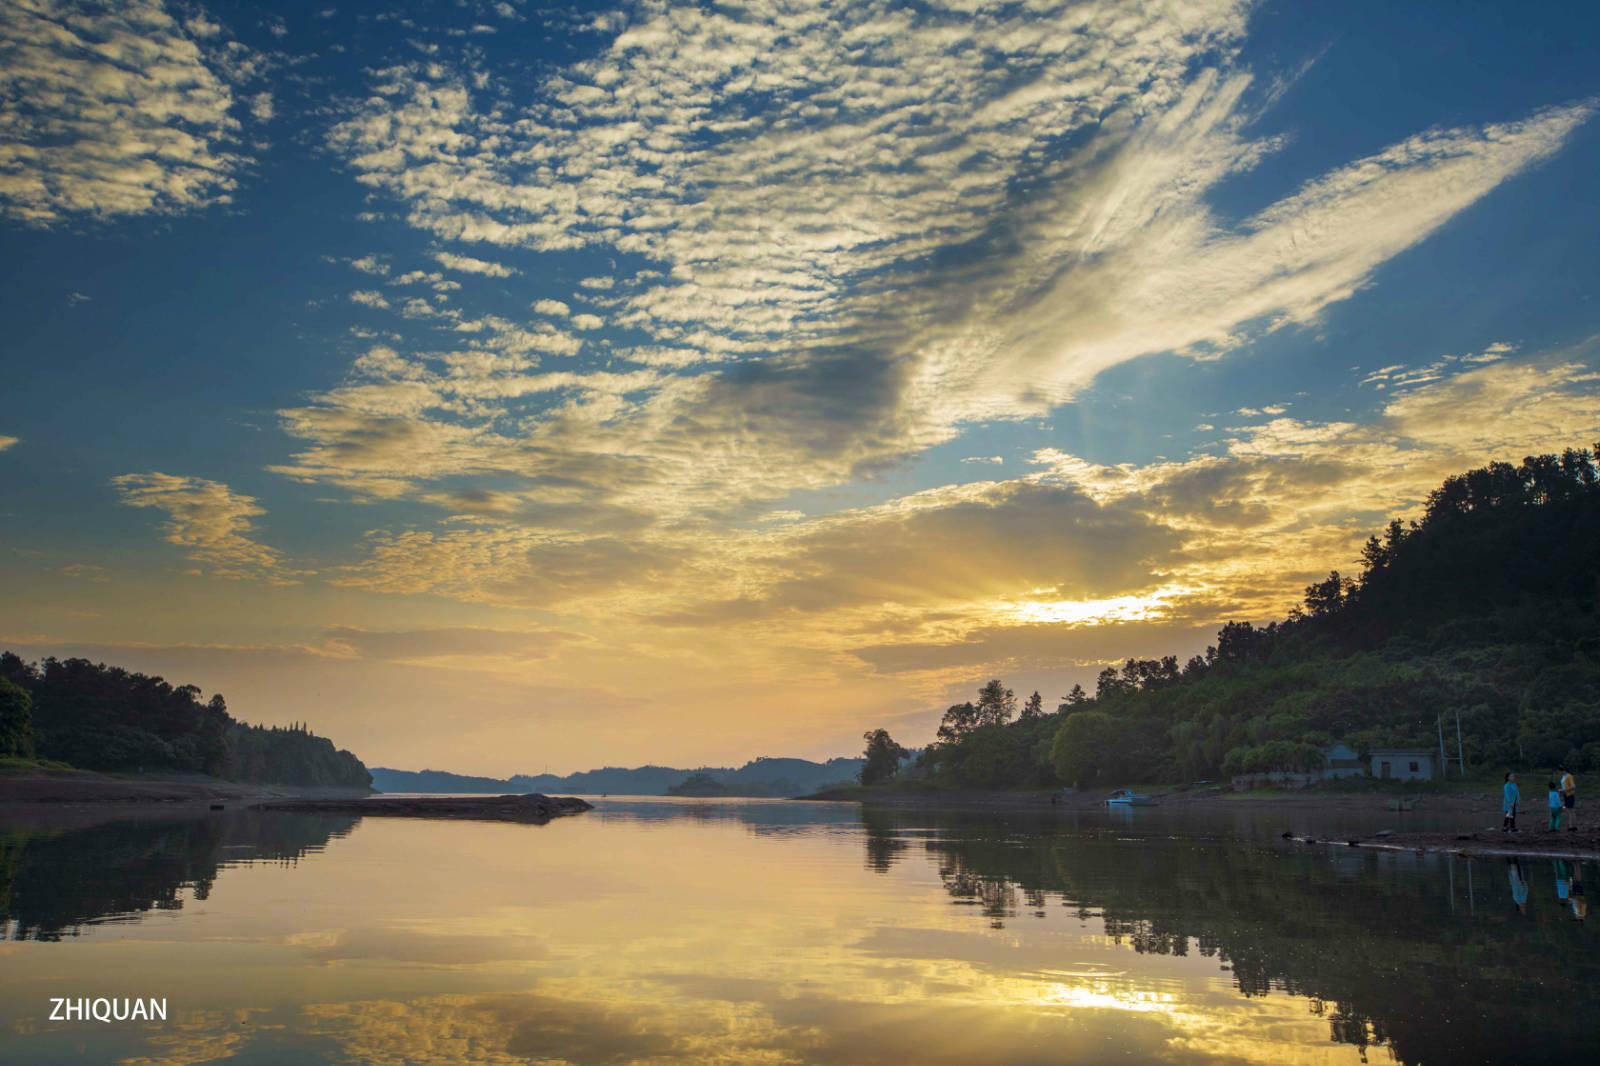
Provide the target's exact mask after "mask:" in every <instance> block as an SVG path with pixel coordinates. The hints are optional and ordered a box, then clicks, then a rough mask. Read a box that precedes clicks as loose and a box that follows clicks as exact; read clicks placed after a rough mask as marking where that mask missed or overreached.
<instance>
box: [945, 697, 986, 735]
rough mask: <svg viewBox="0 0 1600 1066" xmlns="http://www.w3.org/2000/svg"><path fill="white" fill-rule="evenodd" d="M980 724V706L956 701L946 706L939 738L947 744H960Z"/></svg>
mask: <svg viewBox="0 0 1600 1066" xmlns="http://www.w3.org/2000/svg"><path fill="white" fill-rule="evenodd" d="M977 724H978V708H976V707H974V706H973V705H972V704H971V703H970V702H969V703H954V704H951V705H950V706H949V707H947V708H945V712H944V719H943V720H942V721H940V723H939V740H940V741H941V742H942V743H945V744H959V743H961V741H962V740H963V739H965V738H966V735H967V734H968V733H970V732H972V730H973V729H974V728H975V727H976V726H977Z"/></svg>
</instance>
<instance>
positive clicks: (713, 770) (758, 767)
mask: <svg viewBox="0 0 1600 1066" xmlns="http://www.w3.org/2000/svg"><path fill="white" fill-rule="evenodd" d="M861 764H862V760H860V759H829V760H828V761H827V762H812V761H811V760H809V759H770V758H760V759H752V760H751V761H750V762H747V763H745V764H744V765H743V766H740V767H737V768H734V767H719V766H702V767H697V768H695V769H693V770H685V769H678V768H675V767H671V766H634V767H621V766H607V767H603V768H601V769H598V770H585V771H583V772H581V773H576V774H567V775H565V776H558V775H556V774H517V775H516V776H514V777H511V778H507V779H504V780H502V779H500V778H494V777H468V776H466V775H463V774H452V773H447V772H445V771H443V770H391V769H388V768H387V767H382V766H380V767H375V768H374V769H373V771H372V777H373V784H374V785H375V786H376V787H377V788H378V789H379V790H380V791H383V792H547V793H548V792H562V793H573V792H576V793H580V794H583V795H589V796H598V795H605V794H608V793H609V794H611V795H614V796H664V795H667V792H668V790H669V789H671V788H673V787H674V786H677V785H681V784H682V783H683V782H684V781H686V780H687V779H688V778H689V777H690V776H691V775H694V774H704V775H706V776H708V777H710V778H711V779H712V780H713V781H715V782H717V783H718V784H719V785H721V786H723V788H724V791H723V792H722V793H721V794H722V795H727V796H798V795H802V794H804V793H807V792H816V791H818V790H819V789H821V788H822V787H823V786H825V785H837V784H839V783H840V782H844V781H851V780H854V778H855V776H856V775H857V774H858V773H859V772H860V770H861Z"/></svg>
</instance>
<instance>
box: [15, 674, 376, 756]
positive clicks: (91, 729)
mask: <svg viewBox="0 0 1600 1066" xmlns="http://www.w3.org/2000/svg"><path fill="white" fill-rule="evenodd" d="M3 755H22V756H33V757H37V758H40V759H52V760H56V761H59V762H64V763H69V764H71V765H72V766H76V767H79V768H80V769H84V770H110V771H142V772H163V773H204V774H211V775H213V776H215V777H220V778H225V779H227V780H231V781H247V782H252V783H261V784H283V785H305V786H319V787H338V788H366V787H368V786H369V785H370V784H371V782H372V775H371V774H369V773H367V768H366V767H365V766H363V765H362V764H361V760H360V759H358V758H356V757H355V756H354V755H352V754H351V753H350V752H348V751H343V750H339V749H335V748H334V746H333V743H332V742H331V741H329V740H328V739H327V738H326V737H319V736H317V735H316V734H314V733H311V732H309V731H308V730H307V729H306V728H305V727H304V726H303V725H295V726H291V727H287V728H283V727H278V726H257V725H249V724H247V723H244V722H241V721H238V720H237V719H235V718H234V717H233V716H232V715H230V714H229V713H228V706H227V704H226V703H225V702H224V701H223V698H222V696H221V695H215V696H212V697H211V699H210V700H209V701H208V702H205V703H202V702H200V690H199V689H198V688H196V687H195V686H193V685H178V686H176V687H174V686H173V685H170V684H168V683H167V682H166V681H165V680H163V679H162V678H159V677H147V676H145V675H144V674H136V673H130V672H128V671H127V670H124V669H122V668H121V667H116V666H106V665H105V664H104V663H98V664H97V663H91V662H89V661H88V660H87V659H45V660H44V661H43V662H42V663H37V664H35V663H26V662H23V661H22V659H21V658H20V657H18V656H17V655H15V654H13V653H12V652H9V651H7V652H0V756H3Z"/></svg>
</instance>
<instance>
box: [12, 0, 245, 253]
mask: <svg viewBox="0 0 1600 1066" xmlns="http://www.w3.org/2000/svg"><path fill="white" fill-rule="evenodd" d="M254 67H255V63H254V61H253V60H252V59H251V58H250V57H248V56H247V55H246V54H244V53H243V50H242V49H241V48H239V47H238V46H237V45H236V44H235V43H233V42H228V41H226V40H225V39H224V38H223V35H222V32H221V29H220V27H218V26H217V25H216V24H215V23H211V22H208V21H206V20H205V19H204V18H203V17H201V16H198V15H196V16H194V17H192V18H189V19H187V20H182V19H180V18H177V17H175V16H174V15H173V14H172V13H170V12H169V11H168V10H167V9H166V7H165V6H163V5H162V4H161V3H159V2H158V0H119V2H117V3H97V2H94V0H19V2H14V3H7V4H6V5H4V7H0V99H3V100H4V101H5V136H4V137H3V138H0V212H3V213H4V214H5V215H7V216H9V217H11V218H14V219H19V220H21V221H23V222H25V223H30V224H33V225H39V226H46V225H50V224H52V223H54V222H57V221H59V220H61V219H64V218H70V217H76V216H102V217H104V216H113V215H129V214H143V213H149V212H157V213H172V212H178V211H185V210H190V209H193V208H197V207H200V206H203V205H205V204H209V203H218V202H225V201H227V200H228V199H230V197H231V195H232V191H233V190H234V188H235V187H236V185H237V178H236V176H235V175H236V174H237V172H238V171H239V169H240V167H241V166H243V164H244V162H245V160H244V158H243V157H242V155H241V154H240V153H239V150H238V140H239V137H238V134H239V128H240V122H239V120H238V118H236V117H235V116H234V114H233V111H234V109H235V107H236V106H239V105H241V99H240V98H237V97H236V95H235V87H236V83H238V82H240V81H244V80H248V79H249V78H250V77H251V76H252V73H253V71H254ZM257 110H259V107H258V108H257Z"/></svg>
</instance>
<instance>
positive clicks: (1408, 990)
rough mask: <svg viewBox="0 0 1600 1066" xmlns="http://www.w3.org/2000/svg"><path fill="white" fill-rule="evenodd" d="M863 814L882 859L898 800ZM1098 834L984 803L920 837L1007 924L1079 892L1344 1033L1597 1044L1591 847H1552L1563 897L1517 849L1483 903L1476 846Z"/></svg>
mask: <svg viewBox="0 0 1600 1066" xmlns="http://www.w3.org/2000/svg"><path fill="white" fill-rule="evenodd" d="M923 820H925V819H919V820H918V821H919V822H920V821H923ZM865 828H866V830H867V834H868V841H867V845H866V851H867V865H868V866H869V867H870V868H874V869H878V868H881V863H880V862H879V860H878V856H879V855H881V854H883V853H884V849H885V847H886V844H885V842H884V838H890V837H892V836H893V835H894V834H895V832H896V827H895V825H894V818H893V817H892V816H883V815H880V816H879V817H878V818H877V819H874V820H869V821H868V822H867V823H866V825H865ZM1096 836H1097V835H1096V834H1093V833H1090V834H1087V835H1085V834H1075V833H1061V832H1056V833H1051V832H1050V831H1049V830H1048V829H1047V828H1044V827H1041V826H1040V825H1038V824H1036V825H1035V826H1034V827H1033V831H1032V832H1031V833H1030V834H1028V835H1026V836H1019V835H1018V833H1017V826H1016V824H1015V820H1014V819H1010V818H1007V819H995V820H992V821H987V822H986V821H982V820H974V819H970V818H969V819H965V820H962V821H959V822H947V823H945V831H944V832H942V833H941V834H940V835H939V836H938V837H937V838H933V839H926V840H924V841H923V842H922V846H923V848H924V849H925V850H926V852H927V855H928V858H929V859H930V861H932V862H933V863H934V864H936V866H937V868H938V871H939V876H940V879H941V880H942V881H943V883H944V886H945V890H946V891H947V892H948V893H949V895H950V896H951V898H952V902H955V903H957V904H961V905H966V906H971V907H973V908H974V909H976V910H977V911H978V913H980V914H981V915H982V916H983V917H984V918H986V919H988V923H989V925H990V926H991V927H993V928H996V929H998V928H1003V927H1004V926H1005V925H1006V924H1007V923H1008V922H1013V921H1015V920H1018V919H1022V920H1026V919H1027V918H1029V917H1032V918H1042V917H1044V916H1045V914H1046V913H1047V912H1046V908H1047V907H1049V906H1050V905H1051V904H1056V905H1060V906H1065V907H1068V908H1071V909H1073V910H1074V911H1075V912H1076V913H1077V914H1078V915H1079V916H1080V917H1082V918H1084V919H1088V918H1091V917H1094V918H1098V919H1099V920H1100V921H1101V923H1102V925H1103V928H1104V930H1105V935H1106V936H1107V937H1109V938H1110V939H1111V941H1112V942H1113V943H1118V944H1124V943H1125V944H1126V945H1127V946H1128V947H1130V948H1131V949H1132V950H1133V951H1134V952H1135V953H1137V954H1140V955H1149V954H1153V955H1167V956H1173V957H1183V956H1186V955H1188V954H1189V953H1190V951H1191V950H1192V951H1194V952H1196V953H1198V954H1199V955H1200V956H1202V957H1205V958H1215V959H1216V960H1217V961H1218V962H1219V963H1221V964H1223V967H1224V968H1225V969H1227V970H1231V973H1232V980H1233V982H1234V984H1235V986H1236V987H1237V989H1238V991H1239V993H1240V994H1242V995H1243V996H1246V997H1262V996H1267V995H1270V994H1273V993H1278V994H1289V995H1293V996H1301V997H1305V999H1306V1000H1308V1001H1309V1008H1308V1009H1309V1010H1310V1011H1311V1012H1312V1013H1314V1014H1318V1015H1322V1016H1324V1017H1326V1019H1327V1021H1328V1025H1329V1031H1330V1036H1331V1039H1332V1040H1334V1041H1337V1042H1340V1043H1345V1044H1351V1045H1355V1046H1357V1047H1359V1048H1363V1049H1365V1048H1366V1047H1368V1046H1370V1045H1374V1044H1387V1045H1388V1046H1389V1048H1390V1049H1391V1051H1392V1052H1393V1054H1394V1056H1395V1057H1396V1058H1397V1059H1398V1060H1399V1061H1402V1062H1408V1063H1410V1062H1423V1061H1429V1062H1434V1061H1439V1062H1474V1061H1481V1060H1482V1052H1483V1049H1484V1048H1486V1047H1496V1046H1502V1045H1503V1043H1504V1041H1505V1040H1506V1039H1507V1038H1513V1039H1514V1040H1515V1042H1516V1046H1517V1047H1518V1048H1519V1055H1524V1056H1525V1057H1526V1058H1527V1060H1528V1061H1559V1060H1561V1059H1581V1058H1584V1057H1585V1056H1586V1055H1587V1054H1588V1050H1587V1049H1588V1048H1589V1047H1590V1044H1591V1042H1592V1034H1593V1032H1594V1026H1595V1024H1596V1023H1597V1021H1600V1014H1597V1012H1596V1010H1595V1009H1594V1007H1593V1006H1592V1004H1593V999H1592V997H1591V996H1590V990H1591V989H1593V988H1594V987H1596V982H1597V981H1600V960H1597V959H1596V958H1595V955H1594V949H1595V943H1594V941H1593V939H1592V938H1591V937H1590V936H1588V935H1585V933H1584V931H1583V929H1582V927H1581V925H1579V924H1578V923H1580V922H1581V921H1582V920H1583V918H1584V917H1585V916H1586V915H1587V902H1586V900H1585V899H1584V895H1583V887H1582V886H1583V877H1584V872H1585V871H1584V868H1583V864H1582V863H1576V862H1568V861H1563V860H1556V861H1554V862H1550V861H1549V860H1545V862H1546V863H1548V864H1549V866H1550V874H1551V876H1550V880H1549V883H1550V885H1551V895H1552V896H1553V897H1554V899H1553V901H1551V902H1553V903H1554V904H1555V905H1554V906H1548V905H1547V906H1544V907H1538V906H1532V907H1530V903H1529V875H1528V871H1527V870H1526V869H1525V867H1526V866H1527V865H1528V860H1518V859H1509V860H1505V862H1504V864H1505V868H1506V871H1507V882H1508V888H1509V894H1507V893H1505V892H1502V893H1500V898H1501V899H1502V900H1504V901H1505V902H1506V903H1508V904H1509V906H1507V907H1504V908H1503V909H1502V908H1500V907H1494V906H1489V907H1486V908H1484V909H1482V910H1480V902H1489V901H1487V900H1483V901H1480V899H1479V898H1478V897H1479V895H1480V892H1479V890H1478V888H1477V884H1476V882H1477V879H1476V877H1474V876H1473V875H1472V874H1471V873H1468V874H1467V876H1466V878H1464V879H1463V883H1462V884H1461V885H1460V886H1459V887H1458V886H1457V884H1456V866H1457V865H1458V864H1460V865H1462V866H1465V867H1468V869H1469V870H1470V869H1471V867H1473V866H1476V865H1479V864H1476V863H1470V862H1468V861H1466V860H1461V859H1457V858H1454V857H1451V856H1442V855H1429V856H1422V855H1416V854H1395V853H1388V852H1362V851H1359V850H1353V849H1351V850H1345V849H1339V850H1335V851H1333V852H1325V853H1307V852H1306V851H1304V850H1289V849H1286V848H1264V847H1241V846H1239V845H1238V844H1236V843H1231V844H1230V843H1208V842H1203V841H1202V842H1190V841H1180V840H1172V839H1162V838H1159V837H1156V838H1148V839H1145V840H1144V841H1143V842H1142V843H1141V844H1140V845H1139V846H1138V847H1137V848H1126V847H1124V848H1118V849H1114V850H1113V849H1109V848H1108V847H1107V846H1106V844H1105V842H1104V841H1102V840H1099V839H1096ZM875 838H876V839H875ZM1441 875H1443V877H1442V878H1441ZM1441 880H1443V882H1444V883H1443V884H1441ZM1442 888H1443V889H1446V891H1445V892H1441V889H1442ZM1483 894H1484V895H1491V893H1483ZM1458 895H1459V896H1461V897H1464V898H1463V899H1462V900H1461V902H1464V903H1465V904H1466V906H1465V907H1464V908H1463V910H1464V911H1465V913H1460V912H1458V911H1457V909H1456V904H1457V897H1458ZM1513 918H1514V919H1515V920H1514V921H1513V920H1510V919H1513Z"/></svg>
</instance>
